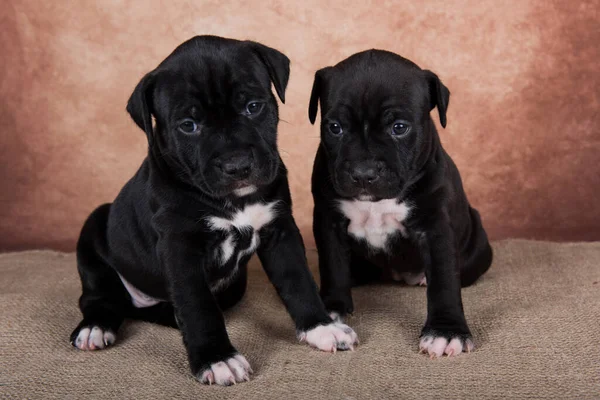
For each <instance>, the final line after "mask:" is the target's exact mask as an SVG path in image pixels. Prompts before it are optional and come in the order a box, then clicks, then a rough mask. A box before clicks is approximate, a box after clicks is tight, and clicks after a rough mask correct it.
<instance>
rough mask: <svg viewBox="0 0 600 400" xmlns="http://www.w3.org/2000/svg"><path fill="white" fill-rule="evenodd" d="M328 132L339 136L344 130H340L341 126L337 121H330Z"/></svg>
mask: <svg viewBox="0 0 600 400" xmlns="http://www.w3.org/2000/svg"><path fill="white" fill-rule="evenodd" d="M329 132H331V133H332V134H333V135H335V136H339V135H341V134H342V133H343V132H344V131H343V130H342V127H341V125H340V124H338V123H337V122H332V123H331V124H329Z"/></svg>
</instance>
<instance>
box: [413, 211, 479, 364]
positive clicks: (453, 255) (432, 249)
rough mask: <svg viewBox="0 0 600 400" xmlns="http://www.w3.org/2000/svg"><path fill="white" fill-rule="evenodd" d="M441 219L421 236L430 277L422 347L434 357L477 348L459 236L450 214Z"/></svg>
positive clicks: (427, 272)
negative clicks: (467, 308) (466, 310)
mask: <svg viewBox="0 0 600 400" xmlns="http://www.w3.org/2000/svg"><path fill="white" fill-rule="evenodd" d="M438 220H439V221H438V222H436V224H434V225H433V226H432V227H431V228H430V229H428V231H427V232H424V233H421V234H420V237H419V238H418V242H419V247H420V250H421V255H422V258H423V262H424V264H425V276H426V278H427V321H426V322H425V326H424V327H423V330H422V332H421V341H420V344H419V348H420V350H421V351H422V352H425V353H428V354H429V356H430V357H431V358H435V357H441V356H442V355H444V354H447V355H448V356H452V355H458V354H460V353H462V352H463V351H467V352H470V351H471V350H473V347H474V346H473V341H472V338H471V332H470V331H469V327H468V326H467V321H466V319H465V314H464V311H463V305H462V299H461V288H460V269H459V265H458V262H459V251H458V248H457V245H456V238H455V237H454V232H453V230H452V227H451V226H450V222H449V218H448V217H447V215H446V214H444V215H443V216H442V217H441V218H439V219H438Z"/></svg>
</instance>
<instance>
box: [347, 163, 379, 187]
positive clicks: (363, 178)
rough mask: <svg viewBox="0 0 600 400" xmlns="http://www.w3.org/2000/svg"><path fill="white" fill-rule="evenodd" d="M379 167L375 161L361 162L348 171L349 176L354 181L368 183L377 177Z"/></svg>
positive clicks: (362, 183)
mask: <svg viewBox="0 0 600 400" xmlns="http://www.w3.org/2000/svg"><path fill="white" fill-rule="evenodd" d="M380 171H381V167H380V166H379V165H377V163H375V162H363V163H359V164H356V165H355V166H354V167H353V168H352V170H351V171H350V177H351V178H352V181H353V182H354V183H360V184H361V185H368V184H371V183H373V182H375V181H376V180H377V179H379V174H380Z"/></svg>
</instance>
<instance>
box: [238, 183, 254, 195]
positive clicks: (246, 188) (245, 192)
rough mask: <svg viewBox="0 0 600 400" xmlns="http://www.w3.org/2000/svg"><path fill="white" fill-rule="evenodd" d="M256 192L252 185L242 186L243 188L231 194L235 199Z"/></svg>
mask: <svg viewBox="0 0 600 400" xmlns="http://www.w3.org/2000/svg"><path fill="white" fill-rule="evenodd" d="M256 190H257V187H256V186H254V185H250V186H244V187H243V188H239V189H235V190H234V191H233V194H235V195H236V196H237V197H244V196H248V195H249V194H252V193H254V192H256Z"/></svg>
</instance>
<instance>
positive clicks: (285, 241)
mask: <svg viewBox="0 0 600 400" xmlns="http://www.w3.org/2000/svg"><path fill="white" fill-rule="evenodd" d="M288 78H289V60H288V58H287V57H286V56H285V55H283V54H282V53H280V52H279V51H277V50H274V49H271V48H268V47H266V46H263V45H261V44H259V43H255V42H250V41H237V40H231V39H224V38H219V37H213V36H198V37H194V38H192V39H191V40H189V41H187V42H185V43H183V44H182V45H181V46H179V47H178V48H177V49H176V50H175V51H174V52H173V53H172V54H171V55H170V56H169V57H167V58H166V59H165V60H164V61H163V62H162V63H161V64H160V65H159V66H158V67H157V68H156V69H155V70H153V71H152V72H150V73H148V74H147V75H146V76H145V77H144V78H143V79H142V80H141V81H140V83H139V84H138V85H137V87H136V88H135V90H134V92H133V94H132V95H131V98H130V99H129V103H128V105H127V111H128V112H129V113H130V114H131V117H132V118H133V120H134V121H135V122H136V124H137V125H138V126H139V127H140V128H141V129H142V130H143V131H144V132H145V133H146V135H147V136H148V143H149V148H148V156H147V157H146V159H145V160H144V161H143V163H142V165H141V167H140V169H139V170H138V172H137V173H136V174H135V176H134V177H133V178H131V180H130V181H129V182H128V183H127V184H126V185H125V186H124V187H123V189H122V190H121V192H120V193H119V195H118V196H117V198H116V199H115V201H114V202H113V203H112V204H105V205H103V206H100V207H99V208H98V209H96V210H95V211H94V212H93V213H92V214H91V215H90V217H89V218H88V220H87V221H86V223H85V225H84V227H83V229H82V231H81V236H80V238H79V242H78V246H77V259H78V269H79V274H80V276H81V282H82V287H83V294H82V295H81V298H80V302H79V304H80V308H81V311H82V313H83V321H82V322H81V323H80V324H79V325H78V327H77V328H76V329H75V331H74V332H73V334H72V335H71V340H74V339H75V338H76V337H77V335H78V333H79V331H80V330H81V328H83V327H90V326H100V327H103V328H107V329H111V330H112V331H114V332H115V333H116V332H117V330H118V329H119V326H120V325H121V323H122V322H123V320H124V319H125V318H133V319H141V320H145V321H151V322H155V323H159V324H163V325H167V326H173V327H179V328H180V329H181V332H182V336H183V341H184V343H185V346H186V348H187V352H188V356H189V362H190V367H191V370H192V373H193V374H194V375H196V376H197V377H200V376H201V374H202V372H203V371H205V370H206V369H207V368H208V367H209V365H210V364H211V363H215V362H218V361H222V360H225V359H227V358H228V357H230V356H232V355H234V354H236V353H237V351H236V349H235V348H234V346H233V345H232V344H231V343H230V341H229V338H228V335H227V332H226V329H225V323H224V319H223V315H222V313H221V311H222V310H224V309H226V308H228V307H231V306H233V305H234V304H235V303H237V302H238V301H239V300H240V298H241V297H242V296H243V294H244V291H245V288H246V264H247V262H248V259H249V258H250V254H248V255H245V256H243V257H242V258H241V260H240V261H239V263H236V262H228V263H226V264H224V265H216V262H215V252H216V249H218V245H219V243H220V242H221V241H222V240H223V233H222V232H219V231H215V230H214V229H211V228H210V226H209V225H208V223H207V217H211V216H212V217H222V218H229V217H230V216H231V215H232V213H234V212H235V211H236V210H239V209H241V208H243V207H244V206H245V205H248V204H253V203H267V202H274V201H276V202H278V203H277V206H276V209H277V215H276V217H275V218H274V219H273V220H272V221H271V222H270V223H269V224H268V225H266V226H265V227H264V228H262V229H261V230H260V232H259V234H260V245H259V247H258V249H257V252H258V255H259V258H260V260H261V262H262V265H263V267H264V269H265V271H266V273H267V275H268V276H269V278H270V280H271V282H272V283H273V285H274V286H275V288H276V289H277V292H278V294H279V295H280V297H281V298H282V300H283V302H284V304H285V306H286V308H287V310H288V312H289V314H290V315H291V317H292V319H293V320H294V322H295V325H296V329H297V330H298V331H306V330H309V329H311V328H313V327H315V326H317V325H319V324H326V323H330V322H331V319H330V318H329V316H328V315H327V313H326V311H325V307H324V305H323V303H322V301H321V299H320V297H319V294H318V290H317V286H316V284H315V282H314V280H313V278H312V276H311V274H310V272H309V270H308V268H307V264H306V258H305V254H304V245H303V243H302V238H301V236H300V233H299V230H298V228H297V227H296V224H295V222H294V219H293V217H292V202H291V199H290V191H289V187H288V181H287V171H286V168H285V166H284V165H283V163H282V161H281V159H280V157H279V153H278V151H277V139H276V137H277V136H276V133H277V123H278V109H277V101H276V99H275V97H274V96H273V94H272V92H271V82H272V83H273V85H274V87H275V90H276V92H277V94H278V96H279V97H280V99H281V100H282V101H283V100H284V93H285V89H286V86H287V82H288ZM251 102H257V103H259V104H260V107H257V108H253V110H254V111H257V110H258V109H259V108H260V110H258V112H254V113H251V112H250V111H249V110H250V108H251V106H250V103H251ZM261 107H262V108H261ZM153 118H154V120H155V124H154V126H153ZM186 121H187V122H186ZM190 121H191V122H190ZM194 127H195V128H194ZM187 128H190V129H192V128H194V131H193V132H187V131H185V130H184V131H182V129H187ZM188 130H189V129H188ZM186 132H187V133H186ZM249 185H254V186H256V187H257V190H256V192H254V193H252V194H249V195H245V196H239V195H235V194H234V191H235V190H236V189H239V188H241V187H244V186H249ZM252 234H253V231H252V230H251V229H243V230H240V231H237V232H235V235H236V237H235V239H236V242H235V243H236V246H235V250H234V255H233V257H231V260H233V259H236V255H237V254H238V253H239V251H240V250H241V249H244V248H247V247H248V245H249V243H250V240H251V235H252ZM118 274H120V275H121V276H122V277H123V278H124V279H126V280H127V281H128V282H129V283H131V284H132V285H133V286H135V287H136V288H137V289H139V290H141V291H142V292H144V293H145V294H147V295H150V296H152V297H155V298H158V299H162V300H164V302H161V303H159V304H158V305H155V306H152V307H148V308H136V307H134V306H133V305H132V299H131V296H130V294H129V292H128V291H127V290H126V289H125V287H124V286H123V284H122V282H121V280H120V278H119V275H118ZM217 281H220V282H221V283H220V284H219V285H218V287H216V288H215V287H213V286H214V285H215V283H216V282H217Z"/></svg>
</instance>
